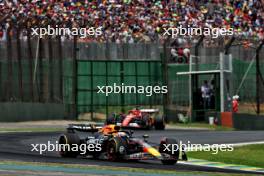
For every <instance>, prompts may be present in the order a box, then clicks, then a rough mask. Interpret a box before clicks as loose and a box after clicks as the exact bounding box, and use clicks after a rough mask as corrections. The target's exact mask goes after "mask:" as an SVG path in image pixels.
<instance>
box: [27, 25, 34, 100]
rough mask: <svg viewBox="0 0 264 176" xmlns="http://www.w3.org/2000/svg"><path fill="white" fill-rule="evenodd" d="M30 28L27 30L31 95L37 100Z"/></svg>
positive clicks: (32, 98)
mask: <svg viewBox="0 0 264 176" xmlns="http://www.w3.org/2000/svg"><path fill="white" fill-rule="evenodd" d="M30 33H31V32H30V29H28V30H27V48H28V50H27V53H28V62H29V79H30V81H29V82H30V95H31V101H35V97H34V84H33V55H32V48H31V34H30Z"/></svg>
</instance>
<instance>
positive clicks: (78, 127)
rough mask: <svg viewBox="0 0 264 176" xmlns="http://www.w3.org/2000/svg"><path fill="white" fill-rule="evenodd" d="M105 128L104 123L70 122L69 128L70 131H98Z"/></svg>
mask: <svg viewBox="0 0 264 176" xmlns="http://www.w3.org/2000/svg"><path fill="white" fill-rule="evenodd" d="M102 128H103V124H69V126H68V128H67V130H68V131H69V132H73V131H80V132H97V131H99V130H100V129H102Z"/></svg>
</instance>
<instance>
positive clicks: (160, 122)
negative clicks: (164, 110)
mask: <svg viewBox="0 0 264 176" xmlns="http://www.w3.org/2000/svg"><path fill="white" fill-rule="evenodd" d="M154 127H155V129H156V130H164V129H165V120H164V117H163V116H162V117H160V116H157V117H156V118H155V119H154Z"/></svg>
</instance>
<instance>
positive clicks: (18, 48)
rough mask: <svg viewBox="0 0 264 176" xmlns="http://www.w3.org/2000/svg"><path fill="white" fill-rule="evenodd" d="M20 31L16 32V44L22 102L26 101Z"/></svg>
mask: <svg viewBox="0 0 264 176" xmlns="http://www.w3.org/2000/svg"><path fill="white" fill-rule="evenodd" d="M19 34H20V29H19V28H17V31H16V44H17V60H18V82H19V94H20V99H21V101H23V100H24V96H23V92H24V91H23V75H22V63H21V44H20V39H19Z"/></svg>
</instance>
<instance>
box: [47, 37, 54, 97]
mask: <svg viewBox="0 0 264 176" xmlns="http://www.w3.org/2000/svg"><path fill="white" fill-rule="evenodd" d="M48 52H49V54H48V55H49V62H48V63H49V66H48V73H49V76H48V90H49V93H48V101H49V102H50V101H51V102H53V100H54V92H53V88H54V86H53V83H54V82H53V80H54V75H53V58H52V57H53V50H52V40H51V37H50V36H49V37H48Z"/></svg>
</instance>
